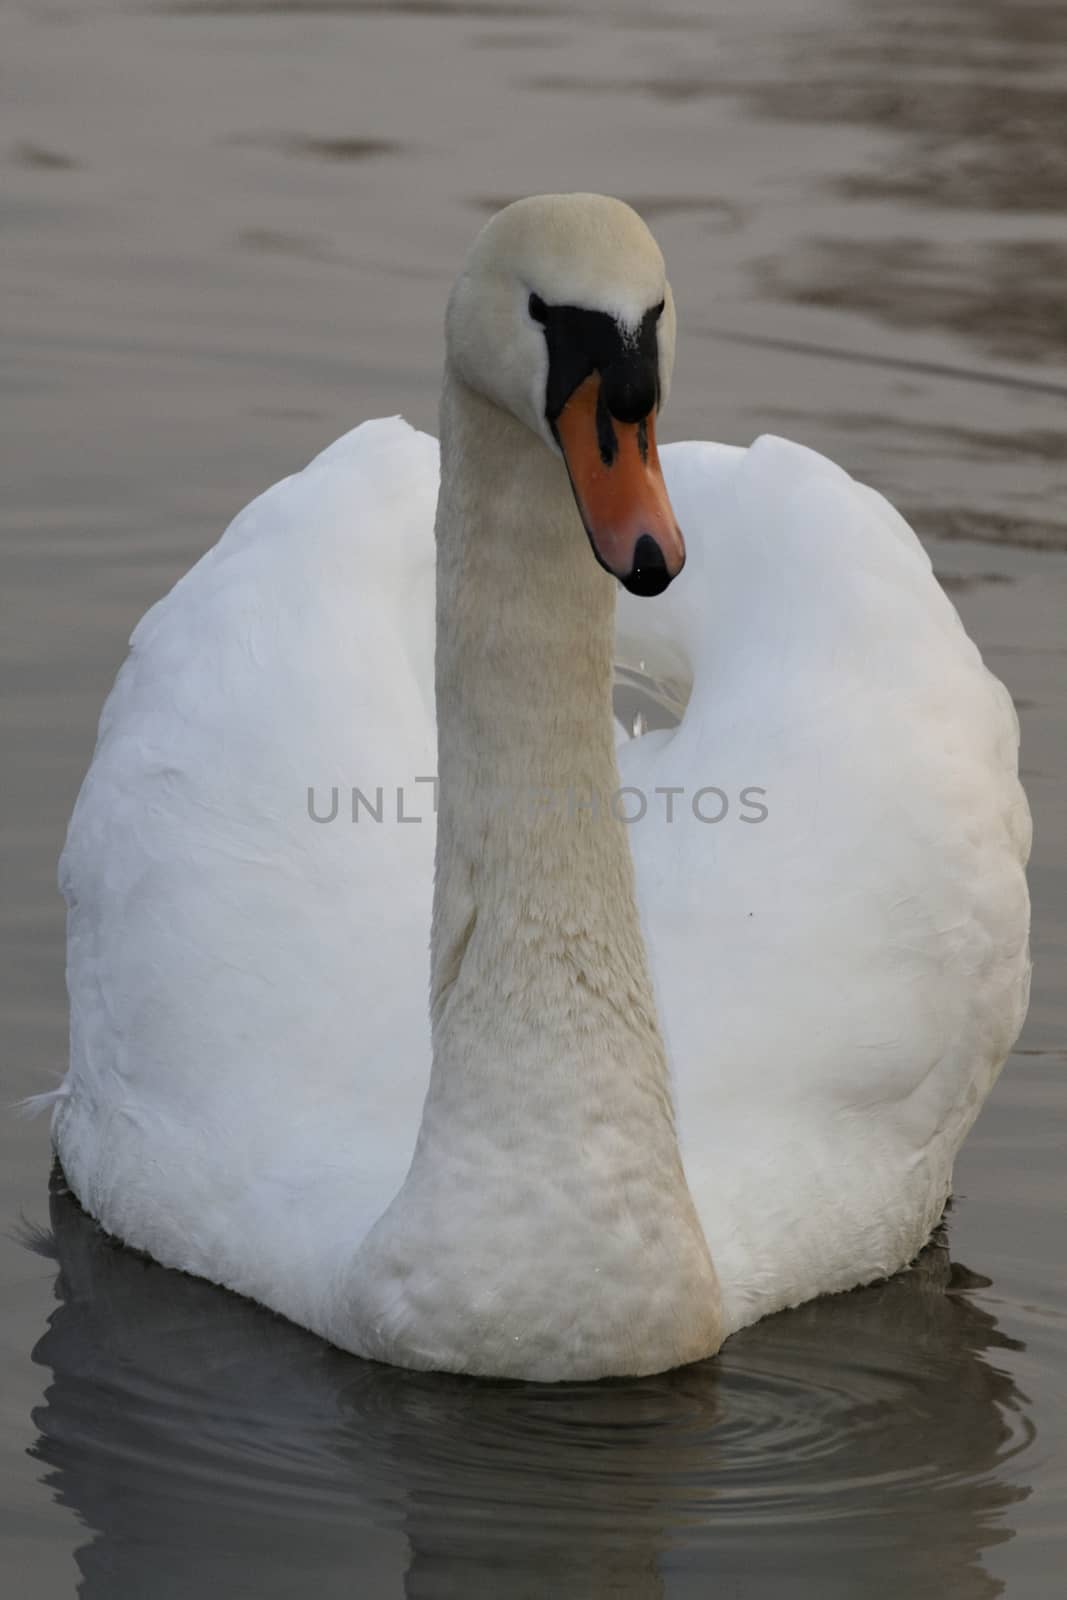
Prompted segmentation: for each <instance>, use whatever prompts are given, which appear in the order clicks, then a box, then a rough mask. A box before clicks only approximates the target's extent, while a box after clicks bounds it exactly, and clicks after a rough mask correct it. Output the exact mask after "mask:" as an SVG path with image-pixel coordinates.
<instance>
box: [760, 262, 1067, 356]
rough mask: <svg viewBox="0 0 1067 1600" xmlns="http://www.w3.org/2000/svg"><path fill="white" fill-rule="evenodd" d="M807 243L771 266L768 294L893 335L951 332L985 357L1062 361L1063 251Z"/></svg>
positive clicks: (1066, 326)
mask: <svg viewBox="0 0 1067 1600" xmlns="http://www.w3.org/2000/svg"><path fill="white" fill-rule="evenodd" d="M960 255H961V249H960V246H959V244H935V243H934V242H933V241H932V240H930V239H917V238H894V239H864V240H856V239H851V240H850V239H830V238H827V239H813V240H810V241H808V242H807V243H806V244H805V245H804V246H803V247H801V248H799V249H798V250H797V251H796V252H795V253H794V254H793V255H792V256H790V257H789V258H787V259H776V260H775V261H774V262H770V263H767V264H766V265H765V266H764V268H763V273H762V276H763V277H764V278H765V280H766V284H767V288H768V290H769V291H770V292H771V293H772V294H774V295H777V296H779V297H781V298H784V299H790V300H794V301H796V302H797V303H799V304H801V305H812V306H827V307H830V308H834V307H836V308H838V309H842V310H846V311H862V312H866V313H868V314H870V315H874V316H876V317H878V318H879V320H880V321H883V322H886V323H888V324H889V325H890V326H891V327H897V328H930V327H937V328H942V329H947V330H949V331H951V332H952V333H955V334H958V335H960V336H961V337H962V338H964V339H966V340H968V341H969V342H970V343H972V344H974V345H976V346H978V347H979V348H980V349H981V350H982V351H984V352H985V353H986V354H988V355H991V356H995V357H999V358H1004V359H1011V360H1024V361H1057V362H1062V361H1064V360H1065V359H1067V296H1065V295H1064V292H1063V285H1064V282H1065V280H1067V245H1065V244H1062V243H1057V242H1055V241H1053V240H1044V241H1038V240H1033V239H1030V240H1024V241H1018V240H1013V241H1011V242H1003V241H1002V242H998V243H995V244H984V245H981V246H977V245H971V246H970V247H968V248H967V250H966V259H965V261H961V259H960Z"/></svg>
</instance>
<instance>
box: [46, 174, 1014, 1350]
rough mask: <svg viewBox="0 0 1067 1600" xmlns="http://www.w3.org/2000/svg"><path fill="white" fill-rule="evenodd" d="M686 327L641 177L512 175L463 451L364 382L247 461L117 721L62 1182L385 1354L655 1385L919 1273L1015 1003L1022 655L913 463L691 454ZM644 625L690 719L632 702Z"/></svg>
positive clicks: (65, 877) (470, 314)
mask: <svg viewBox="0 0 1067 1600" xmlns="http://www.w3.org/2000/svg"><path fill="white" fill-rule="evenodd" d="M674 346H675V311H674V303H673V299H672V295H671V290H670V286H669V284H668V282H667V279H666V276H665V269H664V264H663V258H662V256H661V254H660V251H659V249H658V247H657V245H656V243H655V241H654V240H653V238H652V236H651V235H650V233H649V232H648V230H647V228H646V227H645V225H644V223H643V222H642V221H641V219H640V218H639V217H638V216H637V215H636V214H635V213H634V212H633V211H632V210H631V209H630V208H629V207H627V206H625V205H624V204H622V203H621V202H619V201H616V200H612V199H608V198H606V197H601V196H594V195H560V196H539V197H534V198H530V199H527V200H523V201H519V202H517V203H516V204H514V205H512V206H509V207H508V208H506V209H505V210H503V211H502V212H500V213H499V214H498V215H497V216H495V217H494V218H493V219H491V220H490V221H489V222H488V224H487V225H486V226H485V228H484V229H483V230H482V232H481V233H480V235H479V236H478V238H477V239H476V240H475V242H474V244H473V246H472V248H471V250H470V252H469V254H468V256H467V259H466V261H465V263H464V265H463V268H462V271H461V273H460V276H459V278H458V280H457V282H456V284H455V287H454V289H453V291H452V294H451V297H450V300H449V304H448V311H447V320H446V347H447V356H446V365H445V373H444V382H443V391H442V399H441V411H440V431H441V440H440V451H439V453H438V447H437V445H436V443H435V442H434V441H433V440H432V439H431V438H429V437H427V436H425V435H423V434H420V433H418V432H416V431H414V430H413V429H412V428H410V427H409V426H408V425H407V424H406V423H404V422H403V421H402V420H401V419H399V418H391V419H381V420H376V421H372V422H366V423H364V424H363V425H362V426H360V427H357V428H356V429H355V430H354V431H352V432H351V433H349V434H347V435H346V436H345V437H343V438H342V439H340V440H338V441H337V442H336V443H334V444H333V445H331V446H330V447H329V448H328V449H326V450H325V451H324V452H323V453H322V454H321V455H319V456H317V457H316V458H315V459H314V460H313V461H312V462H311V464H310V465H309V466H308V467H306V468H305V469H304V470H303V471H302V472H299V473H297V474H295V475H294V476H292V477H289V478H286V479H285V480H283V481H282V482H281V483H279V484H277V485H275V487H273V488H272V489H269V490H268V491H267V492H266V493H265V494H264V495H262V496H261V497H260V498H259V499H257V500H255V501H253V503H252V504H251V505H250V506H248V507H247V508H246V510H244V511H243V512H242V513H241V514H240V515H239V516H238V517H237V518H236V520H235V521H234V522H233V523H232V524H231V526H230V527H229V528H228V529H227V531H226V532H225V534H224V535H223V537H222V539H221V540H220V541H219V543H218V544H217V545H216V546H215V547H214V548H213V549H212V550H210V551H209V552H208V553H207V554H206V555H205V556H204V557H203V559H202V560H201V561H199V562H198V564H197V565H196V566H195V567H194V568H193V569H192V570H191V571H190V572H189V573H188V574H187V575H186V576H185V577H183V578H182V579H181V580H180V581H179V582H178V583H177V584H176V585H175V587H174V588H173V589H172V590H171V592H170V593H169V594H168V595H167V596H166V597H165V598H164V599H163V600H161V601H160V602H159V603H158V604H157V605H156V606H154V607H153V608H152V609H151V610H150V611H149V612H148V613H147V615H146V616H145V617H144V619H143V620H142V621H141V623H140V624H139V626H138V627H137V629H136V631H135V632H134V634H133V638H132V641H131V650H130V654H129V656H128V658H127V660H126V662H125V664H124V665H123V667H122V669H121V671H120V672H119V675H118V678H117V681H116V683H115V686H114V688H113V690H112V693H111V695H110V698H109V699H108V701H107V704H106V706H105V709H104V712H103V715H102V718H101V723H100V729H99V737H98V742H97V746H96V750H95V754H94V756H93V759H92V763H91V765H90V768H89V771H88V774H87V776H86V778H85V781H84V785H83V787H82V790H81V793H80V796H79V798H78V801H77V805H76V807H75V811H74V814H73V818H72V821H71V824H70V829H69V834H68V838H67V843H66V846H65V850H64V853H63V856H62V860H61V867H60V880H61V887H62V889H63V892H64V894H65V896H66V899H67V903H68V963H67V970H68V986H69V992H70V1005H71V1055H70V1066H69V1071H68V1074H67V1076H66V1078H65V1080H64V1082H63V1084H62V1086H61V1087H60V1088H59V1089H58V1090H57V1091H55V1094H54V1100H55V1104H54V1108H53V1141H54V1145H55V1149H56V1152H57V1155H58V1158H59V1161H60V1163H61V1165H62V1168H63V1170H64V1173H65V1175H66V1178H67V1181H68V1183H69V1184H70V1187H71V1188H72V1190H73V1192H74V1194H75V1195H76V1196H77V1197H78V1199H79V1200H80V1202H81V1204H82V1206H83V1207H84V1208H85V1209H86V1211H88V1212H89V1213H90V1215H91V1216H93V1217H94V1218H96V1219H97V1220H98V1221H99V1222H100V1224H101V1225H102V1226H103V1228H104V1229H106V1230H107V1231H109V1232H110V1233H111V1234H112V1235H114V1236H116V1237H117V1238H118V1239H119V1240H121V1241H124V1242H125V1243H126V1244H128V1245H130V1246H133V1247H136V1248H138V1249H140V1250H142V1251H145V1252H147V1253H148V1254H149V1255H151V1256H153V1257H155V1258H156V1259H157V1260H158V1261H160V1262H162V1263H163V1264H164V1265H167V1266H171V1267H175V1268H181V1269H184V1270H185V1271H186V1272H189V1273H193V1274H196V1275H199V1276H201V1277H204V1278H207V1279H210V1280H212V1281H213V1282H215V1283H218V1284H222V1285H225V1286H226V1287H228V1288H229V1289H231V1290H235V1291H237V1292H239V1293H241V1294H243V1295H246V1296H249V1297H251V1298H252V1299H254V1300H257V1301H259V1302H261V1303H263V1304H264V1305H266V1306H268V1307H271V1308H273V1309H274V1310H275V1311H277V1312H280V1313H282V1314H283V1315H285V1316H286V1317H288V1318H290V1319H292V1320H293V1321H295V1322H297V1323H301V1324H303V1325H305V1326H306V1327H308V1328H310V1329H312V1330H314V1331H315V1332H317V1333H318V1334H320V1335H322V1336H323V1337H324V1338H326V1339H327V1340H330V1341H332V1342H333V1343H335V1344H336V1345H339V1346H341V1347H343V1348H344V1349H347V1350H350V1351H353V1352H355V1353H356V1354H358V1355H361V1356H366V1357H371V1358H374V1359H377V1360H381V1361H386V1362H391V1363H395V1364H398V1365H405V1366H409V1367H419V1368H439V1369H448V1370H455V1371H461V1372H468V1373H473V1374H483V1375H491V1376H497V1377H512V1378H516V1377H517V1378H525V1379H536V1380H543V1381H553V1380H558V1379H564V1378H567V1379H583V1378H598V1377H602V1376H606V1375H613V1374H614V1375H625V1374H640V1373H650V1372H654V1371H658V1370H665V1369H667V1368H670V1367H673V1366H675V1365H679V1364H682V1363H685V1362H689V1361H692V1360H696V1359H699V1358H703V1357H706V1356H709V1355H711V1354H713V1353H714V1352H715V1351H716V1350H717V1349H718V1348H719V1346H720V1344H721V1343H722V1341H723V1339H725V1338H726V1337H728V1336H729V1335H730V1334H731V1333H733V1332H734V1331H735V1330H736V1329H738V1328H740V1327H742V1326H744V1325H746V1324H748V1323H751V1322H753V1321H755V1320H756V1319H758V1318H760V1317H764V1316H766V1315H768V1314H769V1313H771V1312H774V1311H777V1310H779V1309H781V1308H784V1307H789V1306H795V1305H797V1304H799V1303H801V1302H803V1301H805V1300H809V1299H811V1298H812V1297H814V1296H817V1295H821V1294H827V1293H831V1292H835V1291H839V1290H845V1289H848V1288H851V1287H852V1286H854V1285H859V1284H862V1283H866V1282H869V1281H871V1280H873V1279H875V1278H879V1277H882V1276H886V1275H889V1274H891V1273H893V1272H895V1271H897V1270H898V1269H900V1268H902V1267H904V1266H905V1265H906V1264H907V1263H908V1262H909V1261H911V1260H912V1258H913V1257H914V1256H915V1255H916V1253H917V1252H918V1251H919V1250H920V1248H921V1247H922V1246H923V1244H924V1243H925V1242H926V1240H927V1239H928V1238H929V1236H930V1233H931V1231H932V1229H933V1228H934V1226H935V1224H936V1223H937V1221H938V1219H939V1217H940V1215H941V1212H942V1209H943V1207H944V1204H945V1201H946V1198H947V1196H948V1194H949V1189H950V1185H951V1180H952V1166H953V1159H954V1156H955V1154H956V1152H957V1150H958V1148H959V1146H960V1143H961V1141H962V1140H963V1138H964V1136H965V1134H966V1133H967V1131H968V1129H969V1128H970V1126H971V1124H972V1123H973V1121H974V1118H975V1116H976V1115H977V1112H978V1110H979V1108H980V1106H981V1104H982V1102H983V1100H984V1099H985V1097H986V1095H987V1094H988V1092H989V1090H990V1088H991V1086H992V1084H993V1082H994V1080H995V1078H996V1075H997V1072H998V1071H999V1069H1000V1066H1001V1065H1002V1063H1003V1061H1004V1058H1005V1056H1006V1055H1007V1053H1008V1051H1009V1049H1010V1047H1011V1045H1012V1043H1013V1042H1014V1040H1015V1038H1016V1036H1017V1033H1018V1030H1019V1028H1020V1026H1021V1023H1022V1019H1023V1016H1024V1013H1025V1009H1026V1004H1027V992H1028V979H1029V957H1028V915H1029V910H1028V899H1027V888H1026V879H1025V873H1024V867H1025V862H1026V857H1027V853H1028V848H1029V837H1030V823H1029V813H1028V810H1027V804H1026V799H1025V796H1024V793H1023V790H1022V788H1021V787H1020V784H1019V779H1018V774H1017V756H1018V724H1017V720H1016V717H1015V714H1014V710H1013V707H1012V704H1011V701H1010V698H1009V696H1008V694H1007V692H1006V691H1005V689H1004V687H1003V686H1002V685H1001V684H1000V683H999V682H998V681H997V680H996V679H995V678H994V677H993V676H992V675H991V674H990V673H989V672H988V671H987V670H986V668H985V667H984V665H983V663H982V661H981V658H980V656H979V653H978V651H977V649H976V647H975V646H974V644H973V643H972V642H971V641H970V640H969V639H968V637H967V635H966V634H965V632H964V630H963V627H962V625H961V623H960V621H959V618H958V616H957V614H956V612H955V610H954V609H953V607H952V605H951V604H950V602H949V600H948V599H947V597H946V596H945V594H944V593H943V592H942V590H941V588H940V587H939V585H938V583H937V582H936V580H935V578H934V576H933V574H932V572H931V567H930V562H929V560H928V558H927V556H926V555H925V553H924V551H923V549H922V547H921V545H920V544H919V542H918V540H917V538H916V537H915V535H914V534H913V532H912V531H911V529H910V528H909V527H908V526H907V524H906V523H905V522H904V521H903V520H902V519H901V517H900V516H899V515H898V514H897V513H896V512H895V511H894V510H893V509H892V508H891V507H890V506H889V505H888V504H887V502H886V501H885V500H884V499H882V498H881V496H879V495H878V494H876V493H875V492H874V491H873V490H871V489H869V488H866V487H864V486H862V485H860V484H859V483H856V482H854V481H853V480H852V479H851V478H850V477H849V476H848V475H847V474H846V473H845V472H844V471H843V470H841V469H840V468H839V467H837V466H835V465H833V464H832V463H830V462H829V461H827V460H825V459H824V458H822V457H821V456H819V455H817V454H815V453H814V452H812V451H811V450H808V449H804V448H802V447H801V446H799V445H796V444H791V443H788V442H786V441H784V440H780V439H775V438H761V439H759V440H758V441H757V442H756V443H755V444H753V445H752V446H751V447H750V448H748V449H741V448H732V447H727V446H723V445H714V444H703V443H685V444H675V445H670V446H667V447H665V448H664V449H663V451H662V455H660V453H659V451H658V448H657V444H656V438H655V421H656V416H657V413H658V411H659V408H660V406H661V404H662V403H663V402H664V401H665V400H666V398H667V393H668V389H669V384H670V377H671V370H672V364H673V356H674ZM435 519H436V522H435ZM435 534H436V537H435ZM590 547H591V548H590ZM683 567H684V570H683ZM605 569H606V570H605ZM674 580H676V581H674ZM617 594H618V596H619V607H618V616H617V617H616V595H617ZM435 639H436V649H435V644H434V641H435ZM617 658H618V659H620V660H625V661H630V662H631V663H636V662H641V663H643V664H644V667H645V669H646V670H647V671H648V672H650V673H652V674H653V675H654V676H656V677H658V678H661V679H662V680H664V681H669V682H672V683H674V684H675V685H676V686H678V687H679V692H680V694H681V696H682V698H683V699H685V701H686V706H685V712H684V715H683V716H682V719H681V722H680V724H679V726H678V727H677V728H675V729H673V730H663V729H660V730H656V731H652V732H648V733H645V734H644V735H643V736H641V737H637V738H634V739H632V740H629V741H624V742H621V743H620V742H619V741H618V738H617V726H616V724H615V723H614V721H613V717H612V709H611V706H612V702H611V694H612V676H613V663H614V661H615V660H616V659H617ZM435 862H436V865H435ZM428 940H429V960H428V961H427V941H428ZM427 989H428V993H429V1006H428V1008H427V1003H426V995H427Z"/></svg>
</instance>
